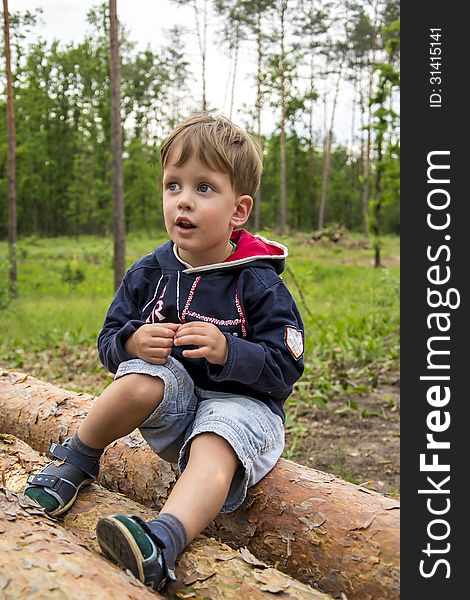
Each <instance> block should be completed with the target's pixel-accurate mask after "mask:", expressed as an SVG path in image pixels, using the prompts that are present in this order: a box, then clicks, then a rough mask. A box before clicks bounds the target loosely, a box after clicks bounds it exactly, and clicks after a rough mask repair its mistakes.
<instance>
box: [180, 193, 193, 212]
mask: <svg viewBox="0 0 470 600" xmlns="http://www.w3.org/2000/svg"><path fill="white" fill-rule="evenodd" d="M177 206H178V208H179V209H180V210H190V209H192V208H193V207H194V201H193V198H192V195H191V192H190V191H183V192H182V193H181V194H180V195H179V197H178V204H177Z"/></svg>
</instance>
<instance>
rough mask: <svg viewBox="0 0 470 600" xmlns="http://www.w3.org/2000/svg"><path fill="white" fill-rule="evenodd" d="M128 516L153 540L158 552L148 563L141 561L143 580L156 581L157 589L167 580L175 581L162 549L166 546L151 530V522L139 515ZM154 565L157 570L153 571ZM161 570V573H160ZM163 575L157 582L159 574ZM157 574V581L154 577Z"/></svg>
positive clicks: (147, 581)
mask: <svg viewBox="0 0 470 600" xmlns="http://www.w3.org/2000/svg"><path fill="white" fill-rule="evenodd" d="M130 517H131V518H132V519H133V520H134V521H136V522H137V523H138V524H139V525H140V526H141V527H142V529H143V530H144V531H145V533H146V534H147V535H148V536H149V538H150V539H151V540H152V541H153V543H154V544H155V546H156V547H157V549H158V550H159V552H158V553H157V557H156V558H155V559H154V560H152V561H151V562H149V563H145V561H144V562H143V568H144V575H145V582H146V583H147V584H148V583H156V584H157V585H158V587H154V586H152V587H154V589H156V590H157V591H158V590H160V589H162V588H163V587H164V586H165V585H166V583H167V581H176V575H175V572H174V570H173V569H172V568H170V567H169V566H168V565H167V564H166V560H165V555H164V553H163V550H164V549H165V548H166V546H165V544H164V543H163V542H162V540H161V539H160V538H159V537H158V536H157V535H156V534H155V533H154V532H153V530H152V522H151V521H150V523H147V522H146V521H144V519H142V518H141V517H139V515H130ZM155 566H158V568H157V572H155ZM162 572H163V573H162ZM162 575H163V579H162V580H161V582H159V580H160V578H161V576H162ZM156 576H157V581H156V580H155V577H156Z"/></svg>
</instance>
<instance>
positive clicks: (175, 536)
mask: <svg viewBox="0 0 470 600" xmlns="http://www.w3.org/2000/svg"><path fill="white" fill-rule="evenodd" d="M147 525H148V526H149V527H150V528H151V529H152V532H153V533H154V534H155V535H156V536H157V537H158V538H159V539H160V540H161V541H162V542H163V543H164V544H165V549H164V550H163V555H164V557H165V562H166V565H167V567H168V568H170V569H174V567H175V561H176V558H177V557H178V556H179V555H180V554H181V552H182V551H183V550H184V548H185V547H186V546H187V544H188V537H187V535H186V529H185V528H184V525H183V523H181V521H180V520H179V519H178V518H177V517H175V516H174V515H171V514H170V513H163V514H161V515H159V516H158V517H157V518H156V519H154V520H153V521H147Z"/></svg>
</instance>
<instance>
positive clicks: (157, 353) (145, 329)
mask: <svg viewBox="0 0 470 600" xmlns="http://www.w3.org/2000/svg"><path fill="white" fill-rule="evenodd" d="M179 326H180V325H179V323H148V324H146V325H142V327H139V329H137V331H135V332H134V333H133V334H132V335H131V336H130V337H129V338H128V339H127V340H126V342H125V343H124V350H125V351H126V352H127V354H129V356H132V357H133V358H142V359H143V360H146V361H147V362H150V363H154V364H155V365H163V364H165V362H166V359H167V358H168V356H170V354H171V349H172V347H173V338H174V337H175V334H176V332H177V331H178V328H179Z"/></svg>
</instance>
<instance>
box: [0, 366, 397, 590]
mask: <svg viewBox="0 0 470 600" xmlns="http://www.w3.org/2000/svg"><path fill="white" fill-rule="evenodd" d="M92 399H93V397H92V396H89V395H86V394H78V393H75V392H70V391H67V390H64V389H61V388H57V387H55V386H53V385H51V384H49V383H45V382H41V381H39V380H37V379H35V378H33V377H31V376H28V375H25V374H22V373H12V372H3V373H1V374H0V431H3V432H5V433H11V434H13V435H17V436H18V437H20V438H21V439H22V440H24V441H25V442H27V443H28V444H30V445H31V446H32V447H34V448H35V449H36V450H39V451H42V452H45V451H46V450H47V449H48V447H49V444H50V442H52V441H57V440H58V439H60V440H61V441H63V440H64V439H65V438H66V437H68V436H69V435H71V434H72V433H73V432H74V431H76V429H77V427H78V425H79V423H80V420H81V419H82V418H83V417H84V416H85V415H86V413H87V410H88V408H89V406H90V404H91V402H92ZM101 464H102V467H101V473H100V479H99V481H100V482H101V483H102V484H103V485H104V486H105V487H107V488H108V489H113V490H115V491H119V492H122V493H124V494H125V495H126V496H128V497H131V498H133V499H136V500H138V501H140V502H142V503H143V504H145V505H147V506H149V507H152V508H155V509H159V508H160V507H161V505H162V503H163V502H164V500H165V498H166V495H167V494H168V492H169V490H170V488H171V486H172V485H173V483H174V481H175V480H176V474H177V470H176V467H175V466H174V465H170V464H169V463H166V462H164V461H162V460H161V459H159V458H158V457H157V456H156V455H155V454H154V453H153V452H152V450H151V449H150V447H149V446H147V444H146V443H145V442H144V441H143V439H142V438H141V436H140V434H139V433H138V432H133V433H132V434H131V435H129V436H126V437H125V438H122V439H120V440H118V441H117V442H114V443H113V444H110V446H108V448H107V449H106V452H105V454H104V456H103V460H102V463H101ZM208 532H209V533H210V534H212V535H215V536H216V537H219V538H221V539H222V541H224V542H226V543H228V544H231V545H233V546H235V547H243V546H246V547H248V548H249V549H250V551H252V552H253V553H254V554H255V555H256V556H257V557H258V558H259V559H260V560H263V561H264V562H269V563H271V564H273V565H274V566H275V567H276V568H278V569H280V570H281V571H283V572H284V573H288V574H290V575H292V576H293V577H295V578H296V579H299V580H300V581H303V582H304V583H307V584H310V585H312V586H313V585H315V586H318V587H319V588H320V589H321V590H322V591H324V592H327V593H330V594H332V595H335V596H341V594H342V593H344V594H345V595H346V596H347V598H348V600H377V599H379V598H386V599H387V600H395V599H398V598H399V503H398V502H397V501H395V500H392V499H390V498H387V497H386V496H383V495H381V494H379V493H377V492H373V491H371V490H367V489H365V488H361V487H359V486H355V485H353V484H350V483H347V482H345V481H342V480H341V479H339V478H338V477H335V476H334V475H330V474H326V473H322V472H321V471H317V470H315V469H310V468H308V467H304V466H301V465H297V464H295V463H293V462H291V461H287V460H283V459H281V460H279V462H278V464H277V465H276V467H275V468H274V469H273V470H272V471H271V472H270V473H269V474H268V475H267V476H266V477H264V478H263V480H262V481H261V482H259V483H258V484H257V485H256V486H254V487H253V488H251V489H250V491H249V494H248V497H247V499H246V501H245V502H244V504H243V505H242V506H241V507H240V508H239V509H238V510H237V511H235V512H234V513H231V514H229V515H219V516H218V517H217V518H216V520H215V522H214V524H213V526H211V527H210V528H209V529H208Z"/></svg>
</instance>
